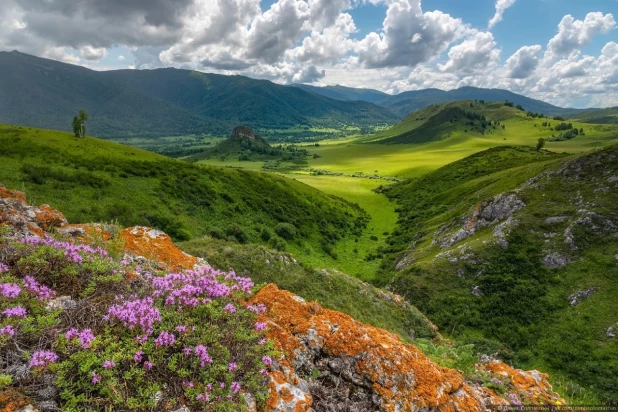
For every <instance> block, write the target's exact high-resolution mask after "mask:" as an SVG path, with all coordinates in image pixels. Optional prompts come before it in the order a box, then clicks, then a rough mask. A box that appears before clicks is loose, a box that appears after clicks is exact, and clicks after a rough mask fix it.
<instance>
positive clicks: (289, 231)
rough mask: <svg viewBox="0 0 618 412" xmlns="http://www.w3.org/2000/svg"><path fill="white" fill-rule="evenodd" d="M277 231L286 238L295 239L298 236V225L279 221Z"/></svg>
mask: <svg viewBox="0 0 618 412" xmlns="http://www.w3.org/2000/svg"><path fill="white" fill-rule="evenodd" d="M275 233H276V234H278V235H279V236H281V237H282V238H284V239H286V240H293V239H294V238H295V237H296V227H295V226H294V225H292V224H290V223H279V224H278V225H277V226H276V227H275Z"/></svg>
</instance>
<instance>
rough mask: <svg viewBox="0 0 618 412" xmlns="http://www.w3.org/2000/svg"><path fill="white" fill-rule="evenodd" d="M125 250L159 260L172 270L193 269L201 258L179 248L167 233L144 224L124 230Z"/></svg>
mask: <svg viewBox="0 0 618 412" xmlns="http://www.w3.org/2000/svg"><path fill="white" fill-rule="evenodd" d="M122 237H123V238H124V240H125V245H124V248H125V251H127V252H129V253H132V254H134V255H137V256H143V257H145V258H146V259H150V260H153V261H157V262H159V263H161V264H163V265H164V266H165V268H166V269H170V270H182V269H193V268H194V267H195V266H196V265H198V263H200V260H199V259H198V258H196V257H194V256H190V255H188V254H186V253H185V252H183V251H182V250H180V249H178V248H177V247H176V246H175V245H174V243H173V242H172V239H171V238H170V237H169V236H168V235H166V234H165V233H163V232H161V231H159V230H156V229H151V228H148V227H143V226H135V227H130V228H127V229H125V230H123V231H122Z"/></svg>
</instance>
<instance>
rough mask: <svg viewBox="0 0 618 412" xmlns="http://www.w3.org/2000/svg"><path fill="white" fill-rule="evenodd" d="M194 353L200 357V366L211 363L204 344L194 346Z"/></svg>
mask: <svg viewBox="0 0 618 412" xmlns="http://www.w3.org/2000/svg"><path fill="white" fill-rule="evenodd" d="M195 355H196V356H197V357H198V358H200V366H201V367H202V368H203V367H205V366H206V364H207V363H209V364H210V363H212V358H211V357H210V356H209V355H208V350H207V349H206V346H204V345H197V346H196V347H195Z"/></svg>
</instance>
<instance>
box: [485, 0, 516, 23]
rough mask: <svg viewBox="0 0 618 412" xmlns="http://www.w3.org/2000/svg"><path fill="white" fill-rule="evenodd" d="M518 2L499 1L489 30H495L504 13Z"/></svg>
mask: <svg viewBox="0 0 618 412" xmlns="http://www.w3.org/2000/svg"><path fill="white" fill-rule="evenodd" d="M515 1H516V0H497V1H496V14H494V16H493V17H492V18H491V20H489V28H490V29H491V28H493V27H494V26H495V25H496V24H498V23H500V22H501V21H502V17H503V16H504V12H505V11H506V10H507V9H509V8H511V7H512V6H513V5H514V4H515Z"/></svg>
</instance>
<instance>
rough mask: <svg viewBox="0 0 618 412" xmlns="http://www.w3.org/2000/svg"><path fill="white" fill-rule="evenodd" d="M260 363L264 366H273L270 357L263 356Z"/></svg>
mask: <svg viewBox="0 0 618 412" xmlns="http://www.w3.org/2000/svg"><path fill="white" fill-rule="evenodd" d="M262 363H264V365H266V366H271V365H272V364H273V359H272V358H271V357H270V356H264V357H263V358H262Z"/></svg>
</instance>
